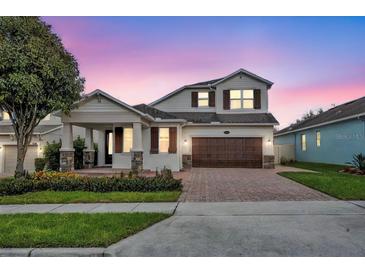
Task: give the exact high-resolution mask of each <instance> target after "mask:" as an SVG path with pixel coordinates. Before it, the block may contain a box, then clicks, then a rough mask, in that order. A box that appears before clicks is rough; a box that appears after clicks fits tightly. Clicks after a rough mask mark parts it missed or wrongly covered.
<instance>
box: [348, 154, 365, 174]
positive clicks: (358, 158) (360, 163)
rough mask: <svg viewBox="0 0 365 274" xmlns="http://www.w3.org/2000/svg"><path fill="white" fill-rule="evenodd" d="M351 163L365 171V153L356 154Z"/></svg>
mask: <svg viewBox="0 0 365 274" xmlns="http://www.w3.org/2000/svg"><path fill="white" fill-rule="evenodd" d="M349 164H351V165H352V166H353V167H355V168H357V169H359V170H361V171H365V155H363V154H362V153H359V154H355V155H354V156H353V158H352V162H350V163H349Z"/></svg>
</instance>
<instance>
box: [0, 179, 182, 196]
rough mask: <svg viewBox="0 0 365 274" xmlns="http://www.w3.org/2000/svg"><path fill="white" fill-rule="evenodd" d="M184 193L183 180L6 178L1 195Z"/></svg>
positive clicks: (1, 183) (1, 185)
mask: <svg viewBox="0 0 365 274" xmlns="http://www.w3.org/2000/svg"><path fill="white" fill-rule="evenodd" d="M181 189H182V183H181V180H177V179H173V178H165V177H163V176H156V177H136V178H126V177H125V178H120V177H79V178H67V177H63V178H52V179H51V180H47V179H43V180H34V179H29V178H19V179H15V178H4V179H2V180H1V181H0V196H1V195H18V194H23V193H27V192H35V191H45V190H53V191H89V192H114V191H125V192H132V191H138V192H155V191H177V190H181Z"/></svg>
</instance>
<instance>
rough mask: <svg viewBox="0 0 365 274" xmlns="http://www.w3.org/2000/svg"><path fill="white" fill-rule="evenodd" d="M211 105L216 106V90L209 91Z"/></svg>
mask: <svg viewBox="0 0 365 274" xmlns="http://www.w3.org/2000/svg"><path fill="white" fill-rule="evenodd" d="M209 106H210V107H215V91H209Z"/></svg>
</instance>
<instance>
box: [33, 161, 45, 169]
mask: <svg viewBox="0 0 365 274" xmlns="http://www.w3.org/2000/svg"><path fill="white" fill-rule="evenodd" d="M34 166H35V171H41V170H43V169H44V167H45V166H46V159H44V158H35V159H34Z"/></svg>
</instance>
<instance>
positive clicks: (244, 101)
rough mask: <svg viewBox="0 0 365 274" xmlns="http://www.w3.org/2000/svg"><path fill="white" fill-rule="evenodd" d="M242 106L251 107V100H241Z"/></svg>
mask: <svg viewBox="0 0 365 274" xmlns="http://www.w3.org/2000/svg"><path fill="white" fill-rule="evenodd" d="M243 108H253V100H243Z"/></svg>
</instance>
